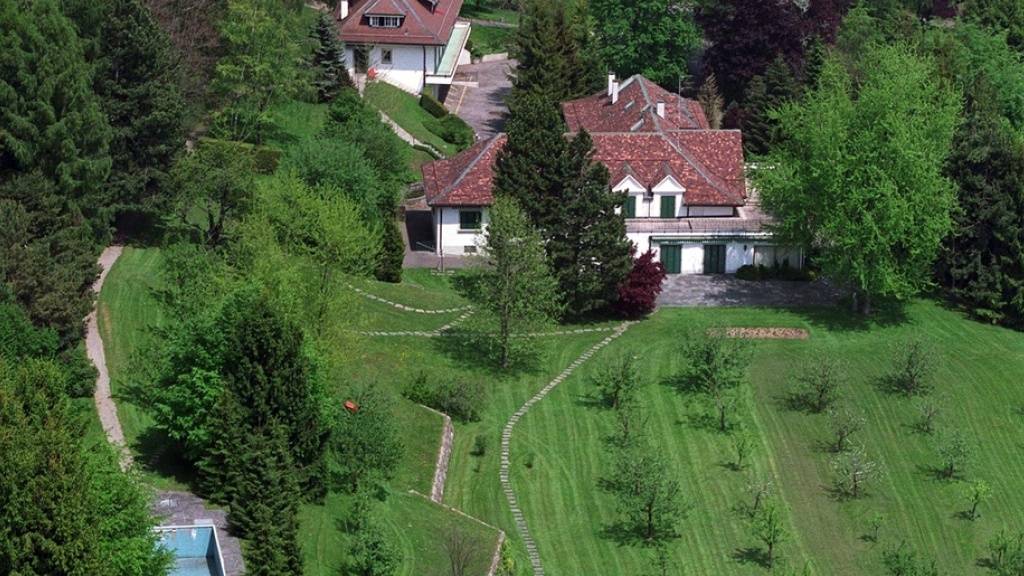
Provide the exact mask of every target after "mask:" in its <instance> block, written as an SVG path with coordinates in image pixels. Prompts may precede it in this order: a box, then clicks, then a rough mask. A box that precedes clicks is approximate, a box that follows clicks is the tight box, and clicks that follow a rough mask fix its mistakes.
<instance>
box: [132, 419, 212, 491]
mask: <svg viewBox="0 0 1024 576" xmlns="http://www.w3.org/2000/svg"><path fill="white" fill-rule="evenodd" d="M132 449H134V450H135V452H136V453H137V454H138V455H137V456H136V457H135V464H136V465H138V466H139V467H141V469H142V470H144V471H146V472H150V473H152V474H156V475H158V476H162V477H165V478H171V479H173V480H174V481H175V482H178V483H180V484H184V485H185V486H188V487H189V490H190V491H192V492H193V493H198V492H197V490H198V488H199V476H198V473H197V472H196V469H195V467H194V466H192V463H191V462H189V461H188V460H187V459H186V458H185V457H184V455H182V454H181V452H180V450H179V449H178V445H177V443H176V442H175V441H174V440H172V439H171V438H169V437H168V436H167V435H166V434H165V433H164V432H163V431H162V430H160V429H158V428H156V427H153V426H151V427H149V428H147V429H146V430H145V431H144V432H142V434H140V435H139V436H138V438H136V440H135V442H134V443H133V444H132Z"/></svg>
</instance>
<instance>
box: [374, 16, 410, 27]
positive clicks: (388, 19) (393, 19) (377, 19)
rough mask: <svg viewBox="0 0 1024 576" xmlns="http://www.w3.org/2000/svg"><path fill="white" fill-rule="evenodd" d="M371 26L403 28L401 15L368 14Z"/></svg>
mask: <svg viewBox="0 0 1024 576" xmlns="http://www.w3.org/2000/svg"><path fill="white" fill-rule="evenodd" d="M366 19H367V21H368V22H369V24H370V28H401V27H402V17H401V16H367V17H366Z"/></svg>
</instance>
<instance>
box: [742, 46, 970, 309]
mask: <svg viewBox="0 0 1024 576" xmlns="http://www.w3.org/2000/svg"><path fill="white" fill-rule="evenodd" d="M862 62H864V63H869V62H870V66H865V67H864V70H863V72H862V73H863V78H862V79H861V80H860V81H859V82H857V83H854V82H853V81H852V79H851V78H850V75H849V73H848V72H847V71H846V70H844V69H843V68H842V66H841V65H840V63H839V62H838V61H837V60H836V59H835V58H834V57H831V58H829V60H828V61H827V62H826V65H825V67H824V69H823V70H822V74H821V78H820V79H819V83H818V86H817V87H816V88H815V89H813V90H812V91H810V92H809V93H808V94H807V95H806V96H805V97H804V99H803V100H802V101H801V102H800V103H794V104H789V105H787V106H784V107H783V109H782V110H781V111H780V113H779V115H778V118H779V126H780V130H781V133H782V136H783V141H782V142H781V143H780V145H779V146H777V147H776V149H775V150H774V151H773V152H772V153H771V154H769V155H768V156H767V160H766V162H767V164H770V165H772V166H773V169H772V170H763V171H759V172H757V173H756V174H755V177H756V179H757V181H758V182H757V185H758V187H759V188H760V190H761V194H762V203H763V204H764V206H765V207H766V209H767V210H768V211H769V212H771V213H772V214H774V215H775V217H776V218H777V221H776V225H775V231H776V233H777V234H778V236H779V237H780V238H784V239H785V240H786V241H788V242H793V243H796V244H800V245H803V246H807V247H811V248H813V249H815V250H817V251H818V252H819V253H820V255H819V257H818V258H817V260H816V261H817V262H818V263H819V264H820V265H821V266H822V269H823V271H824V272H825V274H826V275H828V276H830V277H832V278H833V279H835V280H837V281H841V282H846V283H848V284H850V285H851V286H852V287H853V288H854V289H855V290H856V296H857V297H858V298H857V300H856V302H855V304H857V305H858V307H859V310H860V311H861V312H864V313H870V311H871V301H872V298H874V297H876V296H890V297H896V298H906V297H909V296H911V295H913V294H915V293H916V292H917V291H918V290H919V289H920V288H921V287H922V286H923V285H925V284H926V283H927V280H928V278H929V276H930V273H931V270H932V264H933V262H934V259H935V257H936V255H937V253H938V249H939V246H940V243H941V240H942V238H943V237H944V236H945V235H946V234H947V233H948V232H949V230H950V227H951V218H950V213H951V210H952V208H953V204H954V189H953V186H952V183H951V182H950V181H949V180H948V179H946V178H945V177H944V176H943V175H942V168H943V165H944V163H945V160H946V157H947V155H948V152H949V149H950V144H951V142H952V136H953V131H954V129H955V127H956V125H957V122H958V121H959V120H958V118H959V100H958V97H957V95H956V93H955V92H954V91H953V90H951V89H949V88H948V87H946V86H945V85H944V84H943V83H942V82H940V81H939V80H937V71H936V70H935V67H934V65H933V64H932V62H931V61H930V60H928V59H924V58H921V57H919V56H917V55H915V54H914V53H913V52H912V51H911V50H910V49H909V48H906V47H903V46H882V45H872V46H871V47H870V48H869V49H867V51H866V52H865V55H864V56H863V59H862ZM892 126H897V127H899V129H898V130H896V131H895V132H894V131H892V130H890V129H889V128H890V127H892Z"/></svg>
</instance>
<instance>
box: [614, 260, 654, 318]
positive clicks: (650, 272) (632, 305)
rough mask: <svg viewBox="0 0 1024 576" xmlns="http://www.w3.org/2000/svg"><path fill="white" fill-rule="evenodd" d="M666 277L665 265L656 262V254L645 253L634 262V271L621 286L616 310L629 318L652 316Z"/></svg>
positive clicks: (631, 271)
mask: <svg viewBox="0 0 1024 576" xmlns="http://www.w3.org/2000/svg"><path fill="white" fill-rule="evenodd" d="M634 250H635V249H634ZM665 276H666V274H665V265H664V264H662V263H661V262H655V260H654V252H653V251H652V250H648V251H647V252H644V253H643V254H641V255H640V257H639V258H637V259H636V260H634V261H633V269H632V270H630V272H629V276H626V280H625V281H624V282H623V283H622V285H621V286H619V300H618V302H616V303H615V308H616V309H617V310H618V311H619V313H620V314H622V315H623V316H626V317H627V318H638V317H640V316H644V315H646V314H650V313H651V312H653V311H654V305H655V302H656V301H657V299H658V294H661V285H662V283H663V282H664V281H665Z"/></svg>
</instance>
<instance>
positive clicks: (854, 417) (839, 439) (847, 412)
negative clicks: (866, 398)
mask: <svg viewBox="0 0 1024 576" xmlns="http://www.w3.org/2000/svg"><path fill="white" fill-rule="evenodd" d="M865 423H866V421H865V420H864V417H863V416H861V415H860V414H859V413H858V412H855V411H854V409H853V408H851V407H850V406H849V405H848V404H843V405H840V406H833V407H832V408H830V409H829V411H828V427H829V429H830V430H831V431H832V451H833V452H836V453H841V452H845V451H846V449H847V447H848V446H849V443H850V438H852V437H853V435H854V434H856V433H857V432H860V431H861V430H862V429H863V428H864V424H865Z"/></svg>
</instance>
